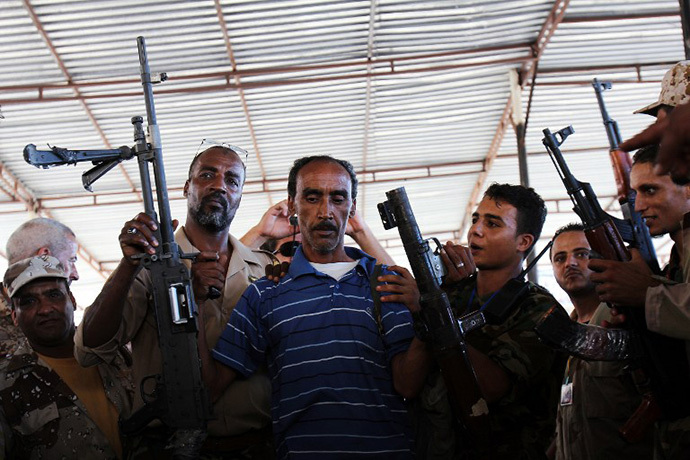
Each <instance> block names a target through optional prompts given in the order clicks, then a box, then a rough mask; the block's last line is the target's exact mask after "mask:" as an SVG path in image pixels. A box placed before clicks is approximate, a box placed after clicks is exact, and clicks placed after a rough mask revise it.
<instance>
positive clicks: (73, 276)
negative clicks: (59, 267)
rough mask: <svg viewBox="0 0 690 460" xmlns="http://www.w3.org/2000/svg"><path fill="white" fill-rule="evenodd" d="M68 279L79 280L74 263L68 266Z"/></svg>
mask: <svg viewBox="0 0 690 460" xmlns="http://www.w3.org/2000/svg"><path fill="white" fill-rule="evenodd" d="M69 279H70V281H77V280H78V279H79V272H78V271H77V265H76V264H74V263H72V264H70V273H69Z"/></svg>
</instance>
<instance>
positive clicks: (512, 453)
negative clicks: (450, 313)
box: [420, 276, 565, 460]
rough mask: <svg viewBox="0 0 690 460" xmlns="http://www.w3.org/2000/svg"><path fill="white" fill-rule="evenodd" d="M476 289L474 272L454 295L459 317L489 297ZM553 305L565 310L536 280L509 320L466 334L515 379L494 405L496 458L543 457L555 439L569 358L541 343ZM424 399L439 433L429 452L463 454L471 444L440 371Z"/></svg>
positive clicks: (430, 455)
mask: <svg viewBox="0 0 690 460" xmlns="http://www.w3.org/2000/svg"><path fill="white" fill-rule="evenodd" d="M475 288H476V277H474V276H473V277H470V278H469V279H468V280H466V281H464V282H462V283H460V284H459V285H458V287H457V288H456V289H455V290H453V291H452V292H450V293H449V299H450V302H451V306H452V308H453V310H454V313H455V315H456V317H458V318H459V317H461V316H464V315H466V314H467V313H469V312H473V311H476V310H478V309H479V308H481V307H482V305H483V304H484V303H485V302H486V301H488V300H489V299H488V298H487V299H480V298H479V297H478V296H477V295H476V292H475ZM553 306H557V307H558V308H562V307H561V306H560V305H559V304H558V302H557V301H556V299H554V298H553V296H551V294H549V292H548V291H547V290H546V289H544V288H542V287H540V286H537V285H535V284H532V283H530V288H529V292H528V294H527V295H526V296H525V297H524V298H523V299H522V301H520V302H518V304H517V305H516V308H515V310H514V312H513V313H512V314H511V315H510V316H509V317H508V319H507V320H506V321H505V322H504V323H503V324H500V325H497V326H492V325H487V326H484V327H483V328H481V329H478V330H475V331H472V332H470V333H469V334H468V335H467V337H466V342H467V343H468V344H469V345H471V346H472V347H474V348H475V349H477V350H478V351H480V352H481V353H483V354H485V355H486V356H488V357H489V358H490V359H491V360H493V361H494V362H495V363H496V364H497V365H498V366H500V367H501V369H503V370H504V371H505V372H506V374H507V375H508V377H509V379H510V381H511V388H510V390H509V391H508V393H507V394H506V395H505V396H503V397H502V398H501V399H500V400H498V401H496V402H494V403H491V404H489V417H490V423H491V445H492V451H491V453H490V455H491V458H492V460H498V459H503V458H505V459H521V458H543V457H544V452H545V451H546V449H547V447H548V446H549V443H550V442H551V439H552V438H553V433H554V429H555V426H556V406H557V403H558V394H559V391H560V383H561V379H562V378H563V370H564V367H565V356H564V355H563V354H561V353H559V352H556V351H554V350H553V349H552V348H550V347H549V346H547V345H545V344H543V343H541V341H540V340H539V339H538V337H537V334H536V332H534V327H535V325H536V324H537V322H538V321H539V320H540V319H541V317H542V316H543V315H544V314H546V313H547V312H548V311H549V309H550V308H551V307H553ZM564 314H565V313H564ZM420 403H421V406H422V407H424V409H426V410H425V412H426V413H425V415H424V416H425V418H428V419H427V420H425V423H427V424H428V426H433V427H434V431H435V432H434V433H432V435H431V439H430V441H429V446H430V447H431V450H430V449H428V448H427V446H422V447H421V448H422V449H423V450H424V455H427V456H428V457H427V458H448V459H451V458H462V455H463V451H464V450H465V448H466V446H467V445H468V443H467V440H466V439H465V440H463V439H462V437H458V436H456V435H454V434H455V433H458V431H457V430H455V429H454V428H453V427H451V426H450V423H451V422H450V421H451V420H452V417H450V416H449V415H448V412H449V411H448V409H447V408H446V409H444V406H447V405H448V402H447V399H446V396H445V387H444V384H443V380H442V378H441V376H440V374H438V373H435V374H434V375H432V376H430V378H429V379H428V380H427V384H426V386H425V388H424V389H423V390H422V394H421V395H420ZM434 414H435V415H434ZM460 433H461V432H460ZM460 436H462V435H460ZM450 438H452V439H453V442H450ZM434 444H436V446H437V447H434V446H433V445H434ZM450 444H454V445H450Z"/></svg>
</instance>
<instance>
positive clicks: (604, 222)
mask: <svg viewBox="0 0 690 460" xmlns="http://www.w3.org/2000/svg"><path fill="white" fill-rule="evenodd" d="M572 132H573V129H572V127H568V128H565V129H563V130H561V131H559V132H558V133H556V134H555V135H554V134H552V133H551V132H550V131H549V130H548V129H545V130H544V135H545V137H544V139H543V142H544V145H545V146H546V148H547V150H548V152H549V155H550V156H551V158H552V160H553V161H554V164H555V165H556V167H557V170H558V172H559V175H560V177H561V179H562V181H563V184H564V185H565V187H566V190H567V191H568V194H569V195H570V197H571V199H572V201H573V203H574V205H575V208H574V209H575V212H576V213H577V214H578V215H579V216H580V218H581V219H582V222H583V225H584V231H585V235H586V236H587V240H588V242H589V244H590V246H591V248H592V251H594V253H595V254H597V255H598V256H599V257H601V258H602V259H603V260H592V261H590V263H589V266H590V268H592V269H593V270H595V271H604V273H593V274H592V275H591V276H590V279H591V280H592V281H594V282H599V283H601V284H599V285H598V286H597V288H596V289H597V292H598V294H599V296H600V298H601V299H602V300H606V301H610V302H611V304H615V305H616V308H618V309H624V310H625V311H626V314H627V315H628V316H629V319H630V321H631V326H632V331H631V332H630V333H625V331H615V330H606V329H601V328H596V327H593V326H590V327H585V326H580V327H578V328H577V330H578V331H580V332H578V333H577V334H574V335H573V336H578V337H579V338H578V340H572V341H570V342H569V344H570V345H574V346H573V347H569V348H568V351H570V352H571V354H574V355H579V356H584V357H588V358H590V359H630V360H631V361H632V363H633V365H632V368H633V369H634V373H635V374H637V375H638V376H639V377H640V378H638V383H639V384H640V391H642V392H644V393H645V403H646V404H647V406H646V407H648V408H650V409H649V410H647V411H646V412H645V411H638V413H636V414H634V415H633V417H631V419H630V420H629V424H627V425H626V426H625V427H623V428H622V434H623V435H624V436H629V437H630V438H631V439H636V438H638V437H639V436H641V435H643V433H644V431H645V430H646V429H647V427H648V426H649V424H650V423H651V422H653V421H654V419H655V417H658V416H659V415H661V416H663V417H664V418H666V419H668V420H674V419H678V418H681V417H684V416H686V415H687V414H688V413H690V412H689V410H690V398H689V397H688V394H687V391H685V385H686V382H687V381H688V376H689V375H690V373H689V368H688V362H687V357H686V354H685V347H684V344H683V343H682V342H680V341H677V340H671V339H668V338H667V337H664V336H661V335H659V334H655V333H653V332H650V331H649V330H648V329H647V327H646V324H645V319H644V313H643V312H642V310H641V309H635V308H630V304H629V303H627V302H620V300H628V299H614V298H612V297H611V296H610V293H609V292H607V290H608V289H610V288H609V287H608V286H607V283H609V282H611V279H612V277H614V278H620V277H621V273H625V275H623V278H631V277H633V275H635V276H637V278H639V279H635V281H633V283H634V284H636V285H637V287H636V289H640V288H641V289H642V290H643V292H644V290H645V289H646V287H647V286H649V285H650V284H651V283H652V282H653V278H652V276H651V275H652V271H651V270H650V269H649V268H647V267H646V266H645V264H643V263H641V262H642V260H644V261H647V258H646V257H645V254H644V253H642V254H641V255H640V253H638V252H637V251H636V250H634V249H633V250H632V251H633V254H632V256H631V253H630V252H629V251H628V249H627V248H626V247H625V241H624V239H623V238H622V237H621V234H620V233H619V231H618V228H622V229H623V230H624V233H628V234H634V233H632V232H626V227H624V226H623V227H620V226H618V225H616V224H614V219H613V218H612V217H611V216H609V215H608V214H606V213H605V212H603V210H602V209H601V207H600V206H599V203H598V201H597V198H596V195H595V194H594V192H593V190H592V188H591V186H590V185H589V184H587V183H583V182H579V181H578V180H577V179H575V177H574V176H573V175H572V173H571V172H570V170H569V168H568V166H567V164H566V163H565V159H564V158H563V155H562V153H561V151H560V148H559V147H560V145H561V144H562V143H563V142H564V141H565V139H566V138H567V137H568V136H569V135H570V134H572ZM631 183H632V186H633V189H635V190H636V191H637V192H638V195H637V199H638V204H637V207H636V210H637V211H640V210H641V211H642V216H643V217H644V218H646V219H647V225H649V224H650V219H652V218H653V217H654V216H652V215H651V214H648V213H646V211H645V209H647V208H645V207H644V206H643V205H642V204H641V203H640V200H641V196H640V191H641V190H643V188H644V187H642V186H641V184H639V183H637V177H636V171H635V168H633V172H632V175H631ZM650 191H653V190H651V189H650ZM657 217H658V216H657ZM616 222H617V223H618V222H620V221H616ZM650 233H651V234H655V231H654V229H653V228H652V227H650ZM631 242H632V243H634V239H633V240H632V241H631ZM647 256H648V255H647ZM613 265H615V266H616V269H615V270H608V269H611V268H612V266H613ZM645 270H646V272H645ZM643 300H644V294H643V295H642V301H643ZM638 301H639V299H638ZM547 329H548V328H542V327H540V328H539V330H540V331H542V332H543V333H544V337H545V338H548V336H549V335H550V334H552V333H554V332H555V330H556V328H551V331H548V330H547ZM573 330H575V328H573ZM593 336H597V337H598V339H597V340H596V341H592V340H589V339H590V338H591V337H593ZM564 343H565V341H564V342H562V344H564ZM590 344H594V345H596V346H595V347H590V346H589V345H590ZM602 348H603V350H602ZM590 352H592V353H590ZM642 375H644V377H642ZM643 404H644V403H643ZM657 404H658V407H659V408H660V412H659V410H657V409H654V407H655V406H656V405H657ZM640 408H641V409H642V408H643V406H640ZM645 425H646V426H645Z"/></svg>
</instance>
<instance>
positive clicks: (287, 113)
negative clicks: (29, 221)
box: [0, 0, 683, 305]
mask: <svg viewBox="0 0 690 460" xmlns="http://www.w3.org/2000/svg"><path fill="white" fill-rule="evenodd" d="M216 3H217V5H216ZM560 3H563V4H565V3H566V2H559V4H560ZM553 9H554V1H552V0H509V1H503V2H495V1H484V0H474V1H463V2H456V1H416V0H414V1H413V0H409V1H384V0H372V1H339V2H334V1H327V0H323V1H317V0H314V1H306V0H305V1H298V0H289V1H278V2H265V1H258V0H254V1H235V0H232V1H230V0H227V1H221V0H218V1H217V2H212V1H205V0H204V1H201V0H199V1H182V0H180V1H169V0H157V1H148V2H144V3H142V2H140V1H134V0H131V1H130V0H105V1H99V2H89V1H81V0H80V1H74V0H26V1H20V0H5V1H4V2H3V8H2V9H0V37H1V38H2V40H0V67H2V69H3V72H2V73H0V105H1V110H2V115H3V116H4V119H0V161H1V162H2V165H3V167H4V168H5V170H4V173H5V174H9V176H8V177H13V178H17V179H18V180H19V181H20V183H19V184H20V185H21V186H23V187H25V188H26V190H27V192H26V193H28V194H29V196H30V199H32V200H33V199H37V200H39V201H38V202H39V203H40V204H41V205H42V206H44V207H45V208H46V209H51V208H52V209H51V211H50V212H51V213H52V215H53V217H55V218H57V219H59V220H61V221H62V222H64V223H65V224H67V225H69V226H70V227H72V228H73V229H74V230H75V232H76V234H77V236H78V239H79V241H80V243H81V244H82V246H83V247H84V248H85V249H87V250H88V251H89V252H90V253H91V254H93V256H94V257H95V258H96V260H97V261H99V262H102V263H103V266H104V267H105V268H108V269H112V268H113V267H114V263H115V261H117V260H118V259H119V246H118V244H117V234H118V233H119V230H120V228H121V226H122V224H123V223H124V222H125V221H126V220H128V219H130V218H131V217H133V216H134V215H135V214H136V213H137V212H139V211H140V210H141V208H142V205H141V201H140V199H139V196H138V194H137V193H132V188H133V187H134V188H136V189H138V188H140V181H139V172H138V169H137V165H136V163H135V162H128V163H125V164H123V166H122V170H120V169H119V168H118V169H116V170H114V171H112V172H110V173H109V174H107V175H106V176H105V177H103V178H101V179H100V180H99V181H98V182H96V184H95V185H94V190H95V192H96V193H95V195H92V194H88V193H87V192H85V191H84V190H83V189H82V187H81V178H80V177H79V176H80V175H81V173H82V172H83V171H84V170H85V169H86V165H84V164H81V165H79V166H77V167H61V168H55V169H51V170H49V171H43V170H38V169H36V168H33V167H31V166H29V165H27V164H26V163H24V161H23V159H22V156H21V152H22V149H23V147H24V145H26V144H28V143H35V144H37V145H38V146H39V148H42V147H44V146H46V144H48V143H50V144H51V145H57V146H60V147H69V148H83V149H100V148H104V147H105V146H106V144H109V145H111V146H112V147H117V146H120V145H129V144H131V143H132V137H131V136H132V127H131V124H130V118H131V117H132V116H135V115H144V114H145V110H144V102H143V97H142V95H141V85H140V83H139V77H138V72H139V70H138V59H137V50H136V45H135V39H136V37H137V36H138V35H144V36H145V37H146V40H147V48H148V57H149V62H150V65H151V70H152V71H153V72H167V73H168V75H169V77H170V79H169V81H167V82H165V83H164V84H162V85H157V86H155V87H154V95H155V102H156V109H157V115H158V123H159V125H160V129H161V135H162V142H163V148H164V159H165V167H166V173H167V182H168V187H169V193H170V198H171V207H172V209H173V215H174V216H175V217H177V218H183V217H184V215H185V213H186V202H185V200H184V197H182V193H181V189H182V186H183V185H184V181H185V180H186V177H187V169H188V165H189V162H190V159H191V157H192V156H193V155H194V154H195V153H196V151H197V149H198V148H199V144H200V142H201V140H202V139H203V138H207V139H215V140H218V141H223V142H230V143H233V144H237V145H240V146H242V147H245V148H247V150H249V152H250V157H249V159H248V165H247V166H248V169H247V180H248V182H247V184H246V187H245V196H244V198H243V201H242V205H241V207H240V210H239V212H238V214H237V217H236V219H235V221H234V222H233V226H232V231H233V233H234V234H236V235H241V234H243V233H244V232H245V231H247V230H248V229H249V228H250V227H251V226H252V225H253V224H254V223H255V222H256V221H258V219H259V218H260V216H261V215H262V214H263V212H264V211H265V210H266V209H267V208H268V207H269V205H270V204H272V203H276V202H278V201H280V200H281V199H283V198H284V197H285V195H286V194H285V186H286V179H287V172H288V170H289V167H290V165H291V163H292V162H293V161H294V160H295V159H296V158H299V157H301V156H303V155H308V154H315V153H325V154H330V155H333V156H336V157H339V158H343V159H347V160H349V161H351V162H352V163H353V164H354V165H355V168H356V169H357V170H358V171H360V180H361V185H360V197H359V207H360V210H361V211H362V212H364V213H365V216H366V218H367V220H368V221H369V225H370V227H371V228H372V229H373V231H374V233H375V234H376V235H377V236H378V237H379V238H381V240H382V241H383V242H384V245H385V246H387V247H389V249H390V252H391V254H392V255H393V257H395V258H396V259H397V260H398V261H400V263H401V264H403V265H405V264H406V261H405V258H404V253H403V251H402V248H401V246H400V244H399V241H397V232H395V231H385V230H383V228H382V226H381V224H380V223H379V221H380V219H379V217H378V212H377V209H376V204H377V203H379V202H381V201H383V200H384V199H385V192H386V191H387V190H390V189H393V188H396V187H399V186H405V187H406V189H407V191H408V194H409V196H410V200H411V202H412V205H413V208H414V210H415V213H416V214H417V220H418V222H419V224H420V227H421V229H422V231H423V232H424V234H425V235H427V236H437V237H440V238H441V239H442V240H445V239H449V238H450V239H456V240H463V239H464V238H465V235H464V233H465V232H466V229H464V228H461V227H462V225H463V222H465V213H466V210H467V208H468V201H470V200H471V199H472V198H473V195H472V191H473V189H474V187H475V184H476V183H477V181H478V180H480V179H481V178H483V177H484V176H483V175H482V172H483V171H484V170H488V175H487V177H486V180H485V181H484V185H488V184H489V183H490V182H491V181H498V182H517V181H518V180H519V178H518V167H517V155H516V152H517V147H516V141H515V136H514V133H513V131H512V128H511V126H510V123H509V122H508V123H507V124H506V125H505V126H502V125H501V122H502V119H503V114H504V109H505V108H506V104H507V102H508V99H509V98H510V93H511V90H510V78H509V72H510V71H511V69H514V70H518V71H520V70H521V69H522V70H523V72H524V71H525V70H526V69H527V68H528V66H529V63H530V62H531V60H532V59H533V51H532V50H533V48H534V47H535V46H537V45H536V43H535V42H536V40H537V38H538V36H539V34H540V31H542V30H548V29H549V27H546V26H545V25H546V24H548V23H549V22H550V21H552V20H554V19H556V17H555V16H554V15H553V14H552V10H553ZM678 9H679V8H678V3H677V1H675V0H663V1H662V0H659V1H642V0H610V1H607V2H599V1H595V0H572V1H570V2H569V3H568V6H567V9H566V10H565V15H564V17H563V21H562V23H560V24H557V27H556V28H555V32H554V33H553V35H552V36H550V35H549V34H548V33H547V34H546V37H547V39H548V44H547V46H546V47H545V49H544V50H543V52H542V53H541V54H540V55H539V56H538V57H539V63H538V73H537V79H536V86H535V88H534V92H533V96H532V103H531V107H530V114H529V125H528V132H527V139H526V144H527V150H528V152H529V166H530V180H531V183H532V185H533V186H534V187H535V188H536V189H537V191H539V192H540V193H541V194H542V195H543V196H544V198H545V199H547V200H548V206H549V208H550V210H551V211H552V212H551V214H550V215H549V217H548V219H547V223H546V226H545V229H544V236H545V237H549V236H550V235H552V234H553V231H555V229H556V228H557V227H558V226H560V225H562V224H564V223H567V222H569V221H572V220H574V219H575V216H574V215H573V214H572V213H568V212H567V209H568V202H567V197H566V195H565V192H564V191H563V189H562V185H561V184H560V182H559V181H558V177H557V175H556V174H555V171H554V169H553V166H552V165H551V163H550V161H549V159H548V157H547V156H546V154H545V152H544V148H543V146H542V144H541V137H542V134H541V130H542V129H543V128H546V127H548V128H550V129H552V130H557V129H560V128H562V127H564V126H567V125H569V124H572V125H573V126H574V127H575V134H574V135H573V136H571V138H569V139H568V141H567V143H566V144H564V147H563V150H564V152H565V153H566V157H567V159H568V161H569V163H570V165H571V168H572V170H573V171H574V172H575V173H576V175H577V176H578V178H580V179H581V180H586V181H589V182H591V183H592V185H593V187H594V189H595V191H596V192H597V193H598V194H599V195H600V196H601V197H602V201H605V202H606V203H607V204H608V203H610V202H611V196H612V195H613V193H614V191H615V187H614V184H613V179H612V173H611V170H610V166H609V163H608V157H607V155H606V151H607V141H606V137H605V132H604V130H603V127H602V125H601V119H600V116H599V113H598V110H597V106H596V100H595V98H594V94H593V91H592V88H591V86H590V85H589V81H591V79H592V78H594V77H599V78H600V79H610V80H613V82H614V88H613V90H612V91H608V92H606V94H605V98H606V101H607V104H608V109H609V113H610V114H611V115H612V116H613V117H614V118H615V119H617V120H618V122H619V123H620V127H621V132H622V134H623V137H627V136H630V135H632V134H633V133H635V132H637V131H638V130H639V129H641V128H642V127H644V126H645V125H646V124H648V123H649V122H650V121H651V119H650V118H649V117H646V116H643V115H632V113H631V112H632V111H633V110H634V109H636V108H639V107H641V106H643V105H646V104H647V103H649V102H651V101H653V100H654V99H655V98H656V95H657V93H658V89H659V82H660V80H661V78H662V76H663V74H664V72H665V70H666V69H667V68H668V67H669V66H670V65H671V63H673V62H675V61H678V60H681V59H682V58H683V44H682V31H681V27H680V19H679V14H678ZM219 11H220V13H219ZM33 15H35V16H34V18H35V20H34V19H32V16H33ZM221 19H222V22H221ZM223 22H224V23H225V24H226V26H227V29H226V32H227V39H228V43H226V41H225V37H224V29H223V26H222V23H223ZM42 34H45V35H44V36H42ZM228 46H229V48H228ZM535 49H536V48H535ZM523 66H524V67H523ZM525 76H529V75H528V74H524V73H523V77H525ZM70 85H71V86H70ZM238 88H241V89H238ZM530 89H531V87H530V82H529V81H526V82H525V84H524V86H523V90H522V94H521V96H522V105H523V107H522V109H523V112H526V110H527V104H528V100H529V97H530ZM504 128H505V134H504V136H503V139H502V142H500V143H498V144H497V145H495V146H494V147H492V145H493V143H494V140H495V139H497V136H499V137H500V134H501V133H502V132H503V129H504ZM497 133H498V134H497ZM495 147H497V148H495ZM494 154H496V155H497V158H496V160H495V161H493V163H492V162H491V161H488V162H486V163H485V158H487V156H492V155H494ZM123 171H124V172H123ZM125 172H126V175H125ZM18 187H19V188H18ZM0 189H2V190H3V191H4V193H0V214H3V215H4V216H3V217H4V218H3V224H2V226H0V238H1V239H2V240H0V241H3V242H4V241H6V239H7V237H8V236H9V234H10V233H11V232H12V230H13V229H14V228H16V226H17V225H19V223H21V221H23V220H24V219H26V218H29V214H28V213H27V212H26V210H25V209H26V208H27V206H26V205H24V204H23V203H22V202H21V201H18V200H19V198H20V197H19V195H18V194H21V193H24V192H22V191H21V190H20V189H21V187H20V186H18V185H17V184H14V183H13V182H12V179H7V181H4V182H2V181H0ZM15 189H16V190H19V191H15ZM21 196H23V197H24V199H27V197H26V196H24V195H21ZM11 197H15V199H14V200H13V199H12V198H11ZM94 203H96V205H95V204H94ZM612 209H613V212H616V205H615V203H614V205H613V206H612ZM669 249H670V245H666V246H665V249H662V255H663V254H667V253H668V250H669ZM4 263H5V262H4V261H2V260H0V269H2V268H4V265H2V264H4ZM79 268H80V271H81V275H82V279H80V280H79V281H78V282H77V283H75V285H74V288H75V291H76V293H77V297H78V298H79V299H80V303H81V304H83V305H85V304H88V303H89V302H90V301H91V299H93V297H94V296H95V294H96V293H97V291H98V289H99V286H100V284H101V283H102V280H103V278H102V276H101V275H99V274H97V273H96V272H95V270H94V269H93V268H92V267H91V266H90V265H87V264H81V265H80V267H79ZM549 271H550V268H549V267H548V263H546V262H545V263H542V264H541V266H540V273H541V274H542V276H546V275H545V274H546V273H548V272H549ZM550 282H551V281H549V280H546V281H544V283H545V284H547V285H548V284H549V283H550Z"/></svg>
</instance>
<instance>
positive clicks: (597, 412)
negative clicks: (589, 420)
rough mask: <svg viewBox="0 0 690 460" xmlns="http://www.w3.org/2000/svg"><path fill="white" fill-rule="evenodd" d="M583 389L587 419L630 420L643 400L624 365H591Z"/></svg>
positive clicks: (595, 363)
mask: <svg viewBox="0 0 690 460" xmlns="http://www.w3.org/2000/svg"><path fill="white" fill-rule="evenodd" d="M583 384H584V385H585V386H584V387H583V388H582V389H581V394H582V392H583V393H584V394H583V395H582V397H583V398H585V412H586V414H587V416H588V417H603V418H610V419H619V420H623V421H625V420H627V418H628V417H630V415H632V413H633V412H634V411H635V409H637V406H638V405H639V403H640V401H641V399H642V397H641V396H640V394H639V393H638V391H637V388H636V387H635V385H634V384H633V382H632V378H631V376H630V374H629V372H628V371H627V370H625V369H624V366H623V364H621V363H615V362H603V361H600V362H595V361H592V362H589V363H588V366H587V375H586V377H585V379H584V381H583Z"/></svg>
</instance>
